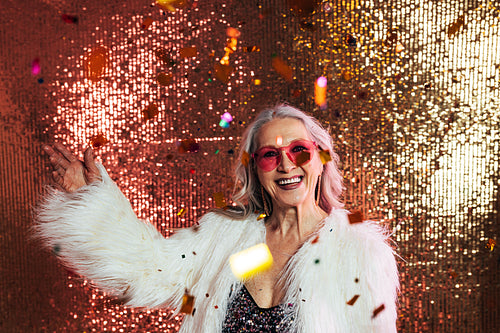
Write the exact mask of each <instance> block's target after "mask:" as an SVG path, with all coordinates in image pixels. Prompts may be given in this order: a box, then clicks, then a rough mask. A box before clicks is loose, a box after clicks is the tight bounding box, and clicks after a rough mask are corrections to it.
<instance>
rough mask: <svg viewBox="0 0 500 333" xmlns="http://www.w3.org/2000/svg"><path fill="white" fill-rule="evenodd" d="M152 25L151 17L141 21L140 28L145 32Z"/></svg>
mask: <svg viewBox="0 0 500 333" xmlns="http://www.w3.org/2000/svg"><path fill="white" fill-rule="evenodd" d="M151 23H153V19H152V18H151V17H146V18H145V19H144V21H142V24H141V28H142V29H144V30H146V29H147V28H149V26H150V25H151Z"/></svg>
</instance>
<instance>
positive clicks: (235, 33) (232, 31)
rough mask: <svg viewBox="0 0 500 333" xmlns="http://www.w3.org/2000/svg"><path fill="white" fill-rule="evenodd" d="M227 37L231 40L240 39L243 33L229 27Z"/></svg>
mask: <svg viewBox="0 0 500 333" xmlns="http://www.w3.org/2000/svg"><path fill="white" fill-rule="evenodd" d="M226 35H227V36H228V37H231V38H239V37H240V36H241V32H240V31H239V30H238V29H235V28H231V27H229V28H227V29H226Z"/></svg>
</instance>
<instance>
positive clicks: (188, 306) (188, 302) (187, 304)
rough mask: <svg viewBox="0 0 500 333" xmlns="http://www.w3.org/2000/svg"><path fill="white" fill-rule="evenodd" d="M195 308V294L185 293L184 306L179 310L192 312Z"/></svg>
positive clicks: (187, 312)
mask: <svg viewBox="0 0 500 333" xmlns="http://www.w3.org/2000/svg"><path fill="white" fill-rule="evenodd" d="M193 308H194V296H191V295H189V294H188V293H187V292H186V293H184V296H183V297H182V306H181V309H180V310H179V312H181V313H186V314H192V313H193Z"/></svg>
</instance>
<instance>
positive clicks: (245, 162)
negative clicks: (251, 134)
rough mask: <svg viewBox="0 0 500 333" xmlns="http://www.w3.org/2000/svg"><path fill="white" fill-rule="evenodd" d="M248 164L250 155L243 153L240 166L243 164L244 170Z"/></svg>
mask: <svg viewBox="0 0 500 333" xmlns="http://www.w3.org/2000/svg"><path fill="white" fill-rule="evenodd" d="M248 163H250V154H249V153H247V152H246V151H243V154H241V164H243V165H244V166H245V168H246V167H248Z"/></svg>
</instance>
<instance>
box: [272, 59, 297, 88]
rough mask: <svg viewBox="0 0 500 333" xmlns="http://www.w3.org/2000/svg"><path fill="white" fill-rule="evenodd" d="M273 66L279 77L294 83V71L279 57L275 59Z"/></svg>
mask: <svg viewBox="0 0 500 333" xmlns="http://www.w3.org/2000/svg"><path fill="white" fill-rule="evenodd" d="M272 66H273V68H274V70H275V71H276V72H278V74H279V75H281V76H282V77H283V78H284V79H285V80H287V81H288V82H292V81H293V70H292V67H290V66H288V64H287V63H286V62H285V61H284V60H283V59H281V58H280V57H278V56H275V57H273V60H272Z"/></svg>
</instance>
